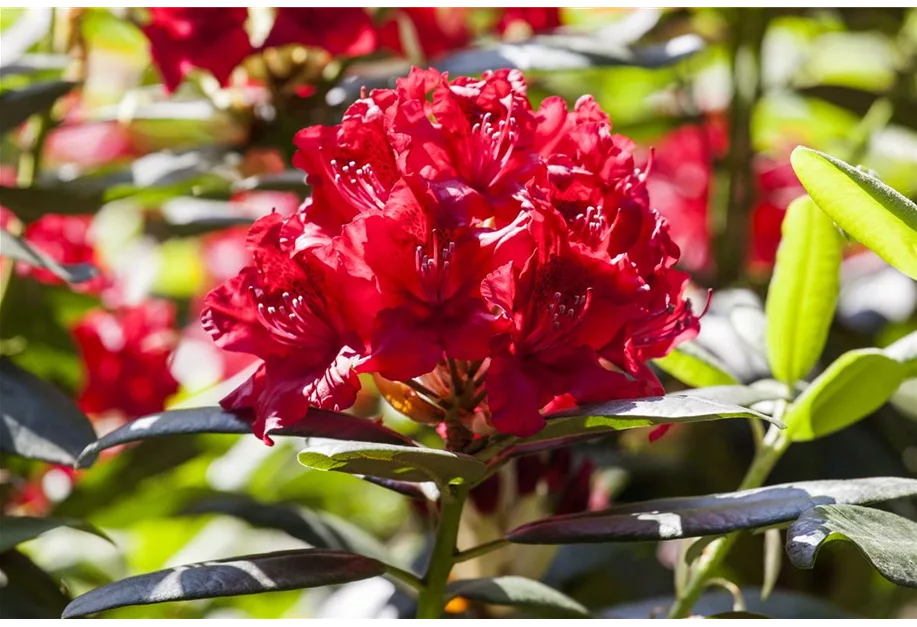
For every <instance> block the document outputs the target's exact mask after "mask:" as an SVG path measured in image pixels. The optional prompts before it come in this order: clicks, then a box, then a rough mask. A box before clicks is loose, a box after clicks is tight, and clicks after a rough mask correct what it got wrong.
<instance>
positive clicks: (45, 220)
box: [16, 213, 111, 294]
mask: <svg viewBox="0 0 917 627" xmlns="http://www.w3.org/2000/svg"><path fill="white" fill-rule="evenodd" d="M91 227H92V216H88V215H86V216H80V215H77V216H68V215H59V214H56V213H49V214H47V215H44V216H42V217H40V218H39V219H38V220H36V221H35V222H31V223H30V224H28V225H27V226H26V228H25V231H24V232H23V238H24V239H25V240H26V241H27V242H28V243H29V244H30V245H33V246H35V247H36V248H37V249H38V250H40V251H41V252H42V253H44V254H45V255H47V256H48V257H50V258H51V259H53V260H54V261H56V262H57V263H59V264H92V265H93V266H95V267H96V268H97V269H98V267H99V263H98V260H97V256H96V252H95V246H94V243H93V240H92V228H91ZM16 273H17V274H19V275H20V276H28V277H32V278H34V279H35V280H37V281H41V282H42V283H47V284H49V285H63V283H64V281H63V280H62V279H60V278H58V277H57V276H56V275H55V274H54V273H53V272H51V271H50V270H47V269H45V268H39V267H36V266H33V265H30V264H27V263H25V262H18V263H17V264H16ZM110 285H111V279H110V278H109V277H108V276H106V275H104V274H102V273H100V274H98V275H97V276H95V277H93V278H92V279H90V280H88V281H85V282H83V283H76V284H74V285H73V286H72V288H73V289H74V290H76V291H78V292H83V293H86V294H100V293H101V292H102V291H103V290H104V289H106V288H107V287H109V286H110Z"/></svg>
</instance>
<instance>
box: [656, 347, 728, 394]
mask: <svg viewBox="0 0 917 627" xmlns="http://www.w3.org/2000/svg"><path fill="white" fill-rule="evenodd" d="M653 363H654V364H656V365H657V366H659V368H661V369H662V370H663V371H664V372H666V373H667V374H669V375H671V376H673V377H675V378H676V379H678V380H679V381H681V382H682V383H684V384H685V385H690V386H691V387H693V388H703V387H710V386H714V385H735V384H736V383H738V379H737V378H736V377H735V375H733V374H732V373H730V372H729V367H728V366H726V364H724V363H723V362H721V361H720V360H719V359H717V357H716V356H715V355H713V353H711V352H710V351H708V350H706V349H704V348H703V347H702V346H701V345H700V344H697V343H696V342H686V343H684V344H682V345H681V346H679V347H678V348H676V349H675V350H673V351H672V352H671V353H669V354H668V355H666V356H665V357H663V358H662V359H656V360H653Z"/></svg>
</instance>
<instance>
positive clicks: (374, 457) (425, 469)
mask: <svg viewBox="0 0 917 627" xmlns="http://www.w3.org/2000/svg"><path fill="white" fill-rule="evenodd" d="M299 463H300V464H302V465H303V466H305V467H307V468H312V469H313V470H334V471H337V472H346V473H349V474H352V475H370V476H373V477H382V478H384V479H397V480H399V481H412V482H426V481H435V482H436V483H437V484H438V485H446V484H450V483H463V482H466V483H467V482H474V481H476V480H477V479H479V478H480V477H481V475H483V474H484V470H485V466H484V464H482V463H481V462H479V461H478V460H477V459H475V458H474V457H471V456H469V455H463V454H461V453H452V452H449V451H441V450H437V449H432V448H421V447H416V446H414V447H412V446H397V445H393V444H371V443H368V442H347V441H343V440H326V439H321V438H310V439H309V441H308V442H307V446H306V448H305V449H303V450H302V451H301V452H300V453H299Z"/></svg>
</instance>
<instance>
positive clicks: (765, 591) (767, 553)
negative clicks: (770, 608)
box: [761, 529, 783, 600]
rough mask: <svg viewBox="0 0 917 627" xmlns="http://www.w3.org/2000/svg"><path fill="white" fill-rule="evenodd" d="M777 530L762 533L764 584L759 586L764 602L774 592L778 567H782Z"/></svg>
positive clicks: (781, 552) (779, 538)
mask: <svg viewBox="0 0 917 627" xmlns="http://www.w3.org/2000/svg"><path fill="white" fill-rule="evenodd" d="M781 544H782V543H781V537H780V530H779V529H768V530H767V531H765V532H764V582H763V583H762V585H761V599H762V600H765V599H767V597H769V596H770V595H771V592H773V591H774V586H776V585H777V578H778V577H780V567H781V566H782V565H783V551H781V550H780V549H781V548H782V547H781Z"/></svg>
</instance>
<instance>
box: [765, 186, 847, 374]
mask: <svg viewBox="0 0 917 627" xmlns="http://www.w3.org/2000/svg"><path fill="white" fill-rule="evenodd" d="M840 267H841V239H840V236H839V234H838V233H837V230H836V229H835V228H834V224H832V222H831V219H830V218H829V217H828V216H827V215H825V214H824V213H823V212H821V211H819V209H818V207H817V206H816V205H815V203H814V202H812V199H811V198H809V197H807V196H804V197H802V198H797V199H796V200H794V201H793V202H792V203H790V206H789V207H788V208H787V210H786V216H785V217H784V218H783V235H782V237H781V240H780V248H779V249H778V250H777V263H776V266H775V267H774V275H773V277H772V278H771V283H770V287H769V288H768V291H767V304H766V307H767V357H768V361H769V362H770V365H771V370H772V371H773V373H774V376H775V377H776V378H777V379H779V380H781V381H783V382H785V383H788V384H790V385H792V384H793V383H795V382H796V381H798V380H799V379H802V378H804V377H805V376H806V374H808V373H809V371H810V370H811V369H812V367H813V366H815V362H816V361H818V358H819V357H820V356H821V353H822V349H824V347H825V341H826V340H827V338H828V328H829V327H830V326H831V319H832V318H833V316H834V308H835V305H836V303H837V293H838V289H839V285H840Z"/></svg>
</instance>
